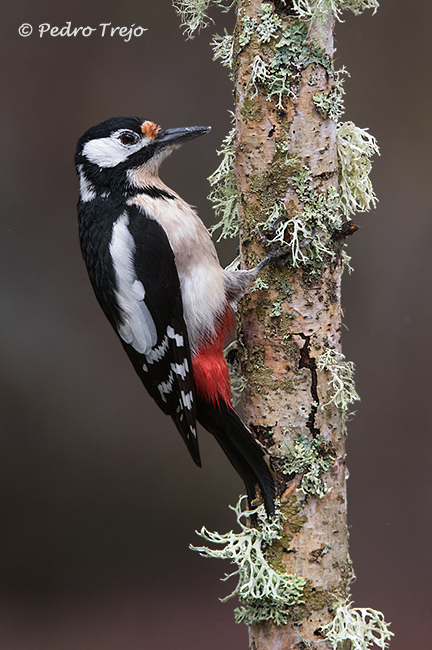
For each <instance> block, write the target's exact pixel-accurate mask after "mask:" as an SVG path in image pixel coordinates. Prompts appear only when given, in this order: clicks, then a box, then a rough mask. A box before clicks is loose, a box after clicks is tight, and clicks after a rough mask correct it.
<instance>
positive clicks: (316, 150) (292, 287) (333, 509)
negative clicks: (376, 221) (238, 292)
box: [235, 0, 351, 650]
mask: <svg viewBox="0 0 432 650" xmlns="http://www.w3.org/2000/svg"><path fill="white" fill-rule="evenodd" d="M261 6H262V3H261V1H260V0H239V2H238V10H237V11H238V21H237V27H236V38H238V36H239V34H240V33H241V29H242V23H241V20H242V19H243V18H244V16H246V15H247V16H250V17H254V16H258V15H259V14H260V12H261ZM284 7H285V4H283V3H280V2H277V3H275V11H276V12H277V14H278V16H279V17H280V18H281V19H282V20H283V21H284V23H289V21H291V20H293V18H292V16H290V15H289V11H287V10H286V8H284ZM309 38H310V39H312V38H313V39H315V40H316V41H318V42H319V43H320V44H321V46H322V47H324V48H325V50H326V51H327V53H328V54H329V55H330V57H332V55H333V19H332V18H331V17H330V16H329V20H328V22H327V23H326V24H324V25H315V26H313V28H312V29H311V30H310V32H309ZM263 47H264V46H263V45H262V44H260V43H259V42H258V41H257V39H252V40H251V42H250V43H249V44H248V45H247V46H246V47H244V48H243V49H241V50H239V51H240V54H239V55H238V58H237V59H236V60H235V92H236V125H237V142H236V178H237V184H238V189H239V210H240V242H241V258H242V263H243V264H244V265H245V267H251V266H252V265H253V264H255V263H256V262H257V260H259V259H262V257H263V256H264V255H265V253H266V249H265V247H264V246H263V244H262V242H261V240H260V237H259V234H258V232H257V230H256V225H257V224H258V223H260V222H262V221H265V220H266V218H267V217H266V214H268V212H267V213H266V210H268V208H269V206H270V204H271V202H272V201H283V203H284V204H285V206H286V209H287V213H288V214H292V215H294V214H296V213H297V212H299V211H300V212H301V209H302V206H301V204H300V203H299V199H298V194H296V192H295V191H294V189H293V186H292V183H291V181H290V177H291V175H292V174H293V173H296V172H297V173H298V171H299V170H301V169H302V168H303V165H306V166H307V167H308V168H309V169H310V170H311V173H312V181H311V183H312V187H313V188H315V189H316V190H318V191H322V192H323V193H325V191H326V190H327V189H328V188H329V187H333V188H336V189H337V178H338V175H337V155H336V136H335V124H334V122H333V121H331V120H330V119H324V118H323V117H322V116H321V115H320V114H319V113H318V112H317V110H316V109H315V107H314V104H313V96H314V95H315V94H317V93H323V92H325V91H328V90H329V89H330V84H331V81H330V79H329V75H328V73H327V72H326V70H325V69H324V67H322V66H319V65H316V64H311V65H309V66H308V67H307V68H306V69H305V70H303V71H302V73H301V83H300V87H299V89H298V93H297V97H296V98H292V97H288V96H285V97H284V98H283V100H282V103H283V108H280V107H279V108H278V107H277V106H276V103H275V102H273V101H268V100H267V98H266V94H267V93H266V92H265V91H262V89H260V88H259V86H258V88H257V92H256V94H255V96H253V93H252V92H251V90H250V88H249V90H248V89H247V88H246V87H247V83H248V80H249V78H250V74H251V63H252V61H253V60H254V57H255V55H256V54H260V55H261V56H264V57H265V54H264V55H263V53H262V51H263ZM282 142H285V143H287V144H288V152H289V159H290V160H291V161H292V162H291V163H290V162H288V163H285V166H283V165H282V167H279V166H278V157H277V147H278V143H282ZM290 165H291V168H290ZM320 235H321V233H319V232H318V233H316V236H317V237H319V236H320ZM287 237H289V235H287ZM340 246H341V244H340V242H338V238H337V237H335V238H334V245H333V248H334V250H335V255H334V257H333V258H332V257H331V256H328V258H326V260H325V265H324V266H323V267H322V268H320V269H316V268H314V267H313V266H307V265H306V266H304V265H303V266H300V267H298V268H297V269H294V270H293V269H292V268H290V267H289V266H288V267H286V268H284V269H279V268H278V267H277V266H275V265H271V266H270V267H269V268H268V269H267V270H266V271H265V272H264V273H263V274H262V276H261V277H262V279H263V280H264V281H265V282H266V284H267V286H268V287H269V289H263V290H259V291H253V292H250V293H249V294H248V295H247V296H246V297H245V299H244V300H243V302H242V304H241V306H240V310H239V314H240V317H239V341H240V356H241V361H242V366H243V371H244V373H245V376H246V377H247V380H248V388H247V390H246V391H245V393H244V417H245V421H246V422H247V424H248V425H249V426H250V428H251V429H252V430H253V431H254V433H255V434H256V436H257V437H258V439H259V440H260V441H261V442H262V443H263V444H264V445H265V446H266V448H267V450H268V453H269V455H270V458H271V461H272V467H273V469H274V470H275V474H276V479H277V491H278V495H279V497H280V498H281V502H282V510H283V511H284V513H285V515H286V517H287V523H286V532H287V538H286V540H285V541H284V543H281V544H280V547H279V548H278V549H277V550H276V552H277V553H278V554H279V557H278V558H277V560H278V562H279V566H284V567H285V568H286V571H287V573H289V574H297V575H299V576H302V577H304V578H306V579H307V585H306V588H305V592H304V601H305V602H304V603H303V604H299V605H297V606H294V607H292V608H291V614H290V620H289V622H288V624H287V625H283V626H275V625H273V624H272V623H271V622H265V623H257V624H254V625H252V626H251V627H250V628H249V629H250V649H251V650H282V649H284V650H286V649H288V648H290V649H291V648H296V649H298V650H301V649H305V648H316V649H319V650H324V649H326V650H327V649H329V648H330V647H331V645H330V643H329V642H328V641H326V640H325V639H324V638H323V637H322V636H320V634H319V628H320V626H322V625H325V624H327V623H329V621H330V620H331V619H332V617H333V613H332V610H331V607H332V605H333V603H334V601H335V597H336V596H339V597H341V598H344V597H346V595H347V591H348V584H349V579H350V573H351V566H350V561H349V556H348V533H347V525H346V491H345V478H346V477H345V473H346V468H345V444H344V428H345V427H344V421H343V416H344V414H343V413H341V412H340V410H339V409H338V408H336V407H335V406H334V405H333V404H330V405H328V406H327V407H326V408H323V405H324V404H326V402H328V399H329V397H328V396H329V395H330V394H331V387H330V386H329V383H328V382H329V376H328V372H326V371H325V370H324V371H319V370H318V368H317V358H318V357H319V355H321V354H322V353H323V352H324V351H325V350H326V349H328V348H332V349H334V350H340V344H341V340H340V339H341V316H342V310H341V303H340V285H341V274H342V263H341V253H340ZM338 247H339V249H338ZM275 305H277V308H276V309H275ZM298 433H302V434H306V435H307V436H308V438H309V439H310V440H312V439H313V438H316V437H317V436H321V437H322V438H323V439H324V442H323V449H324V451H325V453H326V454H327V455H328V456H331V457H332V459H333V460H334V463H333V465H332V467H331V468H330V469H329V470H328V472H327V473H326V474H324V475H323V478H324V480H325V482H326V484H327V487H328V488H331V491H329V492H328V493H327V494H325V495H324V496H323V497H322V498H319V497H316V496H312V495H308V496H307V497H306V496H304V495H303V493H302V492H301V491H298V490H297V487H298V486H299V483H300V480H301V476H300V475H294V476H293V475H287V474H286V473H284V471H283V469H284V464H285V462H284V455H285V453H286V447H285V445H286V440H287V439H288V440H289V439H291V440H294V439H295V437H296V435H298Z"/></svg>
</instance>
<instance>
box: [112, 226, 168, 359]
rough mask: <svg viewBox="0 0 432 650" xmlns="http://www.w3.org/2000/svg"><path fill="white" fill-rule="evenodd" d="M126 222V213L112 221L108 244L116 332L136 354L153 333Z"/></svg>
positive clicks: (146, 349)
mask: <svg viewBox="0 0 432 650" xmlns="http://www.w3.org/2000/svg"><path fill="white" fill-rule="evenodd" d="M128 224H129V220H128V217H127V215H126V214H122V215H121V216H120V217H119V218H118V219H117V221H116V222H115V223H114V226H113V229H112V236H111V242H110V246H109V251H110V255H111V258H112V262H113V267H114V272H115V276H116V285H117V287H116V292H115V293H116V299H117V302H118V305H119V307H120V311H121V317H122V323H121V324H120V325H119V326H118V333H119V335H120V337H121V338H122V339H123V341H124V342H125V343H129V345H131V346H132V347H133V348H134V349H135V350H136V351H137V352H139V353H140V354H146V353H148V352H149V351H150V350H151V348H152V347H153V346H154V345H156V343H157V332H156V326H155V324H154V321H153V318H152V316H151V314H150V311H149V309H148V307H147V305H146V304H145V302H144V297H145V289H144V286H143V284H142V282H140V281H139V280H138V278H137V277H136V274H135V269H134V266H133V255H134V252H135V242H134V240H133V237H132V235H131V234H130V231H129V228H128Z"/></svg>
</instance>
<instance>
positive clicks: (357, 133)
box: [336, 122, 379, 216]
mask: <svg viewBox="0 0 432 650" xmlns="http://www.w3.org/2000/svg"><path fill="white" fill-rule="evenodd" d="M336 143H337V156H338V162H339V195H340V199H341V209H342V212H343V213H344V214H345V215H346V216H349V215H352V214H354V213H355V212H357V211H360V212H365V211H366V210H369V209H370V206H371V205H372V206H373V207H375V206H376V204H377V197H376V196H375V192H374V190H373V187H372V183H371V180H370V178H369V174H370V171H371V168H372V163H371V157H372V156H373V155H375V154H377V155H379V148H378V145H377V142H376V140H375V138H374V137H373V135H371V134H370V133H368V131H367V129H360V128H359V127H358V126H356V125H355V124H353V122H342V123H340V124H338V125H337V127H336Z"/></svg>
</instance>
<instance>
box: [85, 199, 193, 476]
mask: <svg viewBox="0 0 432 650" xmlns="http://www.w3.org/2000/svg"><path fill="white" fill-rule="evenodd" d="M101 207H102V206H101ZM122 207H123V211H121V212H120V211H119V212H118V213H117V215H118V216H117V215H116V216H115V217H114V218H112V223H113V228H112V232H114V229H115V227H116V222H117V220H118V219H123V227H127V229H128V231H129V233H130V235H131V236H132V240H133V249H134V250H133V259H132V262H133V271H134V274H135V276H136V279H137V280H138V281H139V283H141V285H142V286H143V287H144V299H143V302H144V303H145V306H146V307H144V309H146V308H147V309H148V312H147V317H148V314H149V315H150V317H151V319H150V320H152V321H153V323H154V326H155V330H156V342H154V341H153V345H152V347H151V349H150V350H146V352H145V353H144V352H143V351H138V350H137V348H139V346H138V345H135V347H134V343H133V341H132V342H127V341H126V340H125V338H124V337H123V336H122V329H121V325H122V323H123V322H124V320H125V318H126V317H127V314H125V312H124V310H123V309H122V305H121V304H120V303H119V299H118V294H117V293H116V286H117V289H118V277H116V269H115V264H114V260H113V257H112V251H111V249H110V244H109V243H108V244H107V242H105V247H104V250H102V251H99V252H98V255H97V258H98V261H97V263H96V262H95V261H94V256H93V262H92V261H91V260H88V259H87V256H86V254H85V250H84V246H83V253H84V259H85V261H86V263H87V268H88V271H89V275H90V279H91V281H92V284H93V287H94V289H95V293H96V296H97V298H98V300H99V302H100V304H101V306H102V309H103V310H104V312H105V314H106V315H107V317H108V319H109V320H110V322H111V324H112V325H113V327H114V329H115V330H116V332H117V334H118V335H119V337H120V340H121V343H122V345H123V347H124V349H125V351H126V353H127V355H128V356H129V359H130V360H131V362H132V364H133V366H134V368H135V370H136V372H137V374H138V376H139V377H140V379H141V381H142V382H143V384H144V386H145V387H146V389H147V391H148V392H149V393H150V395H151V396H152V397H153V399H154V400H155V401H156V403H157V404H158V406H159V407H160V408H161V409H162V411H163V412H164V413H166V414H168V415H171V417H172V418H173V420H174V422H175V424H176V426H177V428H178V430H179V432H180V434H181V435H182V437H183V439H184V441H185V443H186V445H187V447H188V450H189V452H190V454H191V456H192V458H193V459H194V461H195V462H196V463H197V465H200V464H201V463H200V455H199V448H198V440H197V433H196V398H195V384H194V381H193V375H192V363H191V353H190V347H189V339H188V335H187V329H186V324H185V321H184V317H183V305H182V298H181V292H180V281H179V277H178V274H177V269H176V265H175V260H174V253H173V251H172V249H171V246H170V244H169V241H168V238H167V236H166V234H165V232H164V230H163V228H162V227H161V226H160V224H159V223H158V222H157V221H155V220H154V219H150V218H148V217H147V215H146V214H145V212H144V210H142V209H138V208H137V207H135V206H133V205H132V206H122ZM92 216H93V219H92V221H93V224H94V217H95V216H96V215H95V214H94V213H93V215H92ZM86 236H87V239H88V237H89V232H88V231H87V233H86ZM111 236H113V235H111ZM110 241H111V242H112V239H111V240H110ZM82 244H83V240H82ZM87 248H88V245H87ZM91 249H92V250H93V251H94V249H95V246H94V245H93V246H91ZM102 276H105V277H104V278H103V277H102ZM113 283H114V287H115V289H114V291H112V290H111V287H112V285H113ZM104 287H105V288H106V289H107V287H110V290H109V291H107V290H104ZM113 300H114V303H116V304H115V309H113V308H112V304H113ZM123 307H124V305H123ZM153 330H154V328H153ZM153 338H154V337H153Z"/></svg>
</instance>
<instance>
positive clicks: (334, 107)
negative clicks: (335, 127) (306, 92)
mask: <svg viewBox="0 0 432 650" xmlns="http://www.w3.org/2000/svg"><path fill="white" fill-rule="evenodd" d="M344 75H348V76H349V74H348V72H347V71H346V70H345V68H341V69H340V70H335V71H334V73H333V75H332V87H331V89H330V90H329V91H327V92H325V93H317V94H316V95H314V97H313V102H314V105H315V108H316V109H317V111H318V113H319V114H320V115H322V117H323V118H324V119H327V118H329V119H331V120H334V121H335V122H337V121H338V120H339V119H340V117H342V115H343V114H344V112H345V103H344V95H345V88H344Z"/></svg>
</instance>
